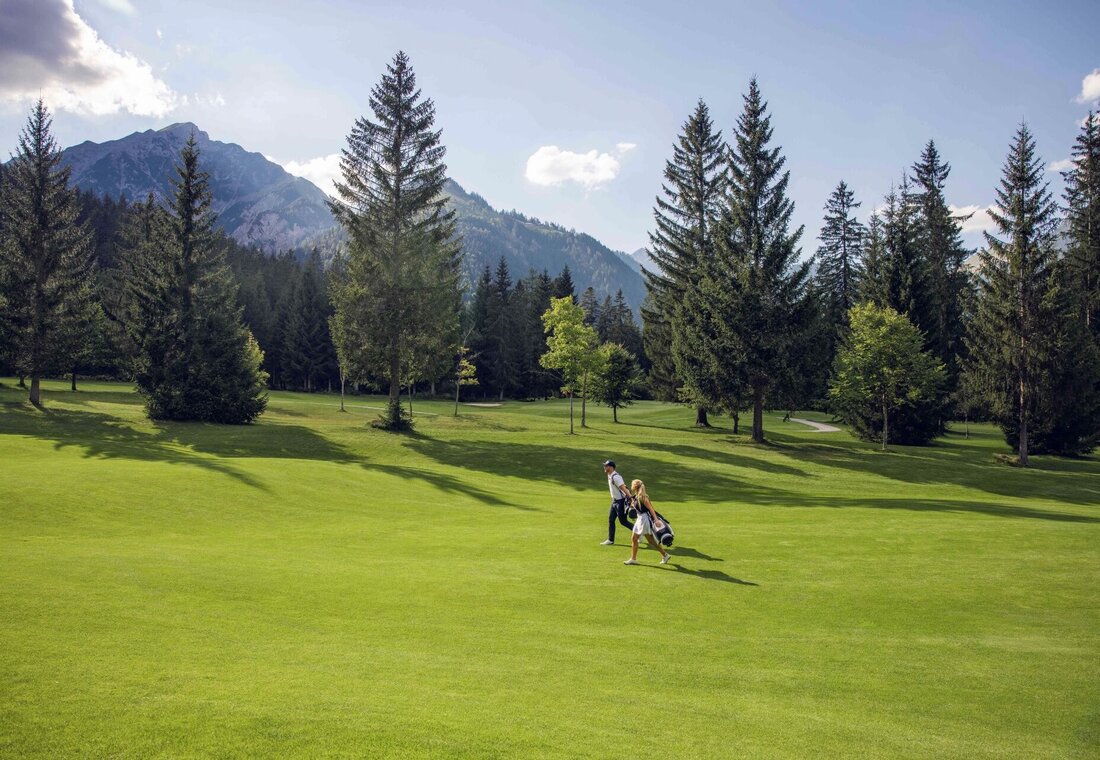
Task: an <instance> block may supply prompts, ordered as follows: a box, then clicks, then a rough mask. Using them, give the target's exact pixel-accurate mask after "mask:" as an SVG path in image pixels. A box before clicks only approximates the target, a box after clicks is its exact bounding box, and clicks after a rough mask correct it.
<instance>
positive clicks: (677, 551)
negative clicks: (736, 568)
mask: <svg viewBox="0 0 1100 760" xmlns="http://www.w3.org/2000/svg"><path fill="white" fill-rule="evenodd" d="M670 552H671V553H672V556H673V557H693V558H694V559H705V560H706V561H707V562H725V560H724V559H722V558H721V557H712V556H710V555H709V554H703V552H701V551H699V550H698V549H692V548H690V547H687V546H679V545H677V546H674V547H672V549H671V550H670Z"/></svg>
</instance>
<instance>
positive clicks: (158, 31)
mask: <svg viewBox="0 0 1100 760" xmlns="http://www.w3.org/2000/svg"><path fill="white" fill-rule="evenodd" d="M157 39H158V40H163V39H164V32H162V31H161V30H160V29H158V30H157Z"/></svg>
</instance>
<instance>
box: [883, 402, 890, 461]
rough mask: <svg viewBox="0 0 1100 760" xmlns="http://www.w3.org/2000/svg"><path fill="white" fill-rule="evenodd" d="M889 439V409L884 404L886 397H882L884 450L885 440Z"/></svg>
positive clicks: (884, 446)
mask: <svg viewBox="0 0 1100 760" xmlns="http://www.w3.org/2000/svg"><path fill="white" fill-rule="evenodd" d="M889 440H890V410H889V408H888V407H887V406H886V397H885V396H883V399H882V450H883V451H886V442H887V441H889Z"/></svg>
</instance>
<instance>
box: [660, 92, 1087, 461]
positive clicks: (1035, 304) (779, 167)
mask: <svg viewBox="0 0 1100 760" xmlns="http://www.w3.org/2000/svg"><path fill="white" fill-rule="evenodd" d="M1098 131H1100V130H1098V128H1097V120H1096V119H1095V118H1093V117H1092V116H1090V117H1089V119H1087V120H1086V121H1085V123H1084V126H1083V127H1082V132H1081V135H1080V136H1079V138H1078V140H1077V143H1076V145H1075V148H1074V154H1073V167H1072V168H1071V169H1070V170H1069V171H1068V172H1066V173H1065V179H1066V187H1067V190H1066V206H1065V208H1064V209H1059V208H1058V206H1057V204H1056V203H1055V202H1054V201H1053V199H1052V198H1051V195H1050V192H1049V190H1048V188H1047V185H1046V183H1045V182H1044V181H1043V171H1044V165H1043V162H1042V161H1041V159H1039V158H1038V156H1037V155H1036V153H1035V146H1034V140H1033V138H1032V137H1031V135H1030V133H1029V131H1028V130H1027V127H1026V126H1021V127H1020V129H1019V131H1018V133H1017V135H1016V137H1015V139H1014V141H1013V144H1012V146H1011V148H1010V151H1009V155H1008V158H1007V159H1006V163H1005V169H1004V176H1003V178H1002V181H1001V186H1000V189H999V190H998V195H997V208H998V209H999V211H994V212H993V213H992V217H993V220H994V222H995V224H996V227H997V230H996V233H995V234H987V236H986V238H987V245H986V246H985V248H984V249H983V250H982V251H981V252H980V253H979V255H978V257H977V261H978V266H977V267H968V266H967V261H968V258H970V257H971V256H972V254H973V251H970V250H967V248H966V247H965V245H964V244H963V242H962V233H961V222H962V221H964V219H962V218H960V217H958V216H956V215H954V214H953V213H952V212H951V210H950V207H949V205H948V203H947V201H946V196H945V185H946V182H947V179H948V177H949V175H950V166H949V164H947V162H946V161H944V160H943V159H942V157H941V156H940V154H939V152H938V150H937V148H936V145H935V143H934V142H931V141H930V142H929V143H928V144H927V145H926V146H925V148H924V150H923V152H922V154H921V156H920V158H919V159H918V161H916V162H915V163H914V165H913V166H912V168H911V171H908V172H905V173H903V174H902V176H901V178H900V180H899V182H898V184H897V185H896V186H894V187H893V188H891V189H890V191H889V192H888V193H887V195H886V197H885V199H884V203H883V206H882V208H881V210H880V211H876V212H875V213H874V214H872V215H871V217H870V221H869V223H868V224H866V225H864V224H862V223H861V222H860V221H859V219H858V217H857V215H856V210H857V209H858V208H859V207H860V203H859V202H858V201H857V200H856V199H855V197H854V194H853V193H852V191H851V189H850V188H849V187H848V186H847V185H846V184H845V183H844V182H840V183H839V185H838V186H837V188H836V190H835V191H834V192H833V193H832V195H831V196H830V198H829V200H828V202H827V204H826V206H825V220H824V225H823V228H822V232H821V235H820V242H821V245H820V247H819V248H818V250H817V253H816V256H815V257H814V259H813V261H812V262H809V261H802V260H800V249H799V240H800V237H801V234H802V230H801V229H800V228H799V229H793V230H792V229H791V224H790V218H791V213H792V211H793V205H792V203H791V201H790V199H789V198H788V197H787V184H788V182H789V176H790V175H789V172H787V171H786V170H785V168H784V163H785V160H784V158H783V156H782V154H781V151H780V149H779V148H778V147H775V146H773V145H772V126H771V118H770V116H769V115H768V113H767V105H766V103H765V102H764V101H763V99H762V97H761V94H760V91H759V88H758V86H757V84H756V82H755V81H753V82H751V83H750V86H749V91H748V94H747V95H745V96H744V110H743V112H742V115H741V116H740V118H739V119H738V121H737V124H736V126H735V128H734V130H733V132H732V135H731V138H730V140H729V141H728V142H727V141H726V140H724V139H723V136H722V135H721V133H720V132H719V131H718V130H716V129H715V128H714V125H713V123H712V121H711V119H710V116H709V111H708V108H707V106H706V104H705V103H703V102H701V101H700V102H699V103H698V105H697V106H696V108H695V110H694V112H693V113H692V115H691V116H690V117H689V119H688V120H687V122H686V123H685V124H684V127H683V130H682V132H681V134H680V135H679V138H678V140H677V142H676V144H675V145H674V147H673V156H672V158H671V160H669V161H668V162H667V164H666V168H665V173H664V177H665V183H664V185H663V187H662V193H661V195H660V196H658V198H657V205H656V207H655V208H654V221H655V229H654V231H653V233H652V234H651V240H650V242H651V245H650V255H651V256H652V258H653V259H654V260H655V262H656V264H657V266H656V267H655V268H654V269H653V270H652V271H649V270H647V271H646V272H645V275H646V281H647V287H648V290H649V296H648V299H647V303H646V305H645V307H644V308H643V318H644V322H645V331H644V340H645V347H646V353H647V355H648V357H649V360H650V362H651V365H650V372H649V385H650V388H651V389H652V390H653V392H654V393H655V394H656V395H658V396H659V397H661V398H666V399H670V400H676V399H678V400H683V401H688V402H691V403H693V404H694V405H695V406H696V408H697V410H698V411H697V422H698V424H707V416H706V412H707V410H708V409H709V410H711V411H716V410H717V411H722V412H725V413H729V414H731V415H732V416H733V419H734V427H735V429H736V428H737V424H738V418H739V415H740V413H741V412H742V411H744V410H746V409H751V410H752V414H753V425H752V437H753V439H754V440H756V441H763V440H764V430H763V416H762V411H763V409H764V408H765V407H766V406H768V407H773V408H775V407H779V408H783V407H786V408H795V407H798V406H815V405H823V406H828V407H829V408H832V409H833V411H834V412H835V413H837V414H838V415H839V416H840V417H842V418H843V419H844V420H845V421H847V422H849V423H850V424H851V425H852V427H853V428H854V429H855V431H856V432H857V433H858V434H859V435H861V436H863V437H866V438H870V439H875V440H881V441H882V442H883V444H884V445H885V444H886V442H887V441H892V442H905V443H925V442H927V441H929V440H931V439H932V438H934V437H935V436H937V435H940V434H942V433H943V432H944V430H945V429H946V425H947V422H948V420H949V419H951V418H952V416H953V415H954V414H957V413H960V412H961V413H964V414H967V413H973V412H975V411H977V412H978V413H983V412H984V413H986V414H988V415H991V416H992V417H993V418H994V419H996V420H997V421H998V422H999V423H1000V424H1001V426H1002V428H1003V429H1004V431H1005V435H1006V439H1007V440H1008V441H1009V443H1010V444H1011V445H1013V446H1015V447H1017V448H1018V450H1019V459H1020V461H1021V462H1022V463H1025V464H1026V462H1027V454H1028V452H1029V450H1030V451H1036V450H1038V451H1049V452H1057V453H1080V452H1084V451H1088V450H1090V449H1091V448H1092V447H1094V446H1095V445H1096V443H1097V440H1098V438H1100V364H1098V363H1097V350H1098V346H1100V338H1098V337H1097V336H1098V330H1097V328H1096V321H1097V303H1098V298H1100V295H1098V293H1100V288H1098V283H1100V243H1098V240H1100V173H1098V172H1100V134H1098ZM1062 218H1064V220H1065V224H1064V227H1065V228H1066V229H1067V234H1066V235H1064V236H1062V235H1060V234H1059V229H1060V228H1059V222H1060V220H1061V219H1062ZM899 320H900V321H899ZM902 323H904V324H902ZM906 326H908V327H906ZM914 336H915V337H914ZM914 340H916V343H914ZM914 349H919V351H918V354H914V353H913V351H914ZM887 360H891V361H893V362H894V363H893V364H889V363H888V361H887ZM884 362H886V363H884Z"/></svg>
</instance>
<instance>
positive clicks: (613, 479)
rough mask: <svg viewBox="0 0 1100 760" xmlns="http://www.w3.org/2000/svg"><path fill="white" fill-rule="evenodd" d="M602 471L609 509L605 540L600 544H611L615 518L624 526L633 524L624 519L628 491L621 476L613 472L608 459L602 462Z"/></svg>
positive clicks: (613, 541)
mask: <svg viewBox="0 0 1100 760" xmlns="http://www.w3.org/2000/svg"><path fill="white" fill-rule="evenodd" d="M603 471H604V474H605V475H607V487H608V488H609V489H610V490H611V511H610V512H608V513H607V540H606V541H603V542H601V543H600V545H601V546H611V545H612V544H614V543H615V520H618V521H619V522H620V523H621V524H622V526H623V527H624V528H630V529H633V528H634V526H633V525H632V524H631V523H630V521H629V520H627V519H626V505H627V504H628V503H629V499H630V491H628V490H627V488H626V483H625V482H624V481H623V476H622V475H620V474H619V473H617V472H615V463H614V462H612V461H611V460H610V459H608V460H607V461H606V462H604V463H603Z"/></svg>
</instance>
